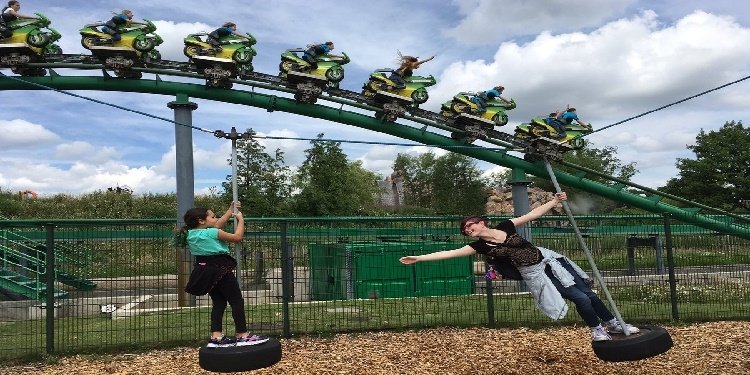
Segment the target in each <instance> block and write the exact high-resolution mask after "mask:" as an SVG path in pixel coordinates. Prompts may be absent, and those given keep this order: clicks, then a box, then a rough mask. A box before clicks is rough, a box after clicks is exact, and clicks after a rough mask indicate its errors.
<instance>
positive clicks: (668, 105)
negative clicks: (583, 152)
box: [571, 76, 750, 140]
mask: <svg viewBox="0 0 750 375" xmlns="http://www.w3.org/2000/svg"><path fill="white" fill-rule="evenodd" d="M747 79H750V76H747V77H744V78H740V79H738V80H736V81H732V82H729V83H725V84H723V85H721V86H718V87H714V88H712V89H710V90H706V91H703V92H701V93H698V94H695V95H692V96H688V97H687V98H685V99H681V100H678V101H676V102H673V103H669V104H667V105H663V106H661V107H659V108H656V109H652V110H650V111H646V112H643V113H641V114H640V115H637V116H633V117H629V118H626V119H625V120H622V121H618V122H616V123H614V124H611V125H607V126H605V127H603V128H600V129H597V130H595V131H593V132H591V133H587V134H585V135H579V136H578V137H576V138H583V137H586V136H589V135H591V134H594V133H597V132H600V131H602V130H604V129H609V128H611V127H613V126H617V125H621V124H623V123H625V122H628V121H630V120H635V119H637V118H639V117H643V116H646V115H648V114H651V113H654V112H657V111H661V110H662V109H665V108H669V107H671V106H673V105H676V104H680V103H684V102H686V101H688V100H691V99H695V98H697V97H699V96H703V95H706V94H708V93H710V92H713V91H717V90H721V89H723V88H725V87H728V86H731V85H734V84H737V83H740V82H742V81H745V80H747ZM571 140H572V139H571Z"/></svg>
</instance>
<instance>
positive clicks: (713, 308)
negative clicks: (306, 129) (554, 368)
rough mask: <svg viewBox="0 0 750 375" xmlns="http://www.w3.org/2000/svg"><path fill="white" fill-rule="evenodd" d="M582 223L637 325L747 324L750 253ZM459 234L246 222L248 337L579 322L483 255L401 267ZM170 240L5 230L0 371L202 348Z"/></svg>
mask: <svg viewBox="0 0 750 375" xmlns="http://www.w3.org/2000/svg"><path fill="white" fill-rule="evenodd" d="M497 219H499V218H492V220H493V221H495V222H497ZM576 220H577V223H578V225H579V227H580V228H581V230H582V232H583V234H584V237H585V240H586V242H587V245H588V246H589V248H590V249H591V251H592V253H593V256H594V259H596V262H597V266H598V267H599V269H600V270H601V272H602V275H603V276H604V278H605V280H606V283H607V286H608V288H609V290H610V292H611V293H612V296H613V299H614V301H615V303H616V304H617V307H618V309H619V310H620V311H621V313H622V315H623V317H624V318H625V319H626V320H627V321H628V322H635V323H638V322H641V323H645V322H664V321H673V320H682V321H707V320H723V319H736V320H747V319H749V318H750V242H749V241H747V240H744V239H739V238H737V237H734V236H728V235H724V234H720V233H715V232H710V231H706V230H703V229H701V228H699V227H696V226H692V225H689V224H684V223H679V222H672V221H671V220H670V219H669V217H662V216H657V215H639V216H579V217H576ZM457 222H458V218H455V217H419V218H396V217H394V218H310V219H301V218H294V219H276V218H274V219H248V220H247V226H246V228H247V230H246V234H245V240H244V242H243V243H242V250H241V252H240V258H241V259H240V268H241V271H240V273H239V276H240V281H241V287H242V290H243V293H244V295H245V306H246V312H247V316H248V322H249V326H250V330H251V332H252V333H255V334H260V335H271V336H284V337H288V336H293V335H298V334H320V333H324V334H325V333H335V332H351V331H366V330H383V329H406V328H420V327H434V326H489V327H495V326H543V325H557V324H573V323H578V322H580V318H579V317H578V315H577V314H576V313H575V311H571V312H569V313H568V315H567V317H566V318H565V319H563V320H562V321H558V322H552V321H550V320H549V319H548V318H547V317H545V316H544V315H542V314H541V313H539V312H538V311H537V310H536V308H535V307H534V303H533V301H532V298H531V297H530V296H529V295H528V293H526V291H525V289H524V286H523V284H522V283H521V282H518V281H510V280H508V281H506V280H503V281H493V282H489V281H487V280H486V279H485V278H484V276H483V275H484V272H485V264H484V262H483V261H482V259H481V258H480V257H477V258H476V259H470V258H464V259H452V260H447V261H437V262H424V263H422V262H420V263H417V264H416V265H410V266H405V265H402V264H401V263H399V262H398V259H399V258H400V257H402V256H404V255H410V254H423V253H427V252H432V251H439V250H446V249H453V248H458V247H461V246H463V245H465V244H466V243H468V242H470V241H471V239H469V238H466V237H462V236H460V235H459V233H458V228H457ZM173 230H174V221H173V220H139V221H133V220H114V221H113V220H107V221H101V220H98V221H80V220H79V221H73V220H67V221H66V220H58V221H0V291H2V294H1V295H0V298H1V299H2V301H0V359H15V358H21V357H37V356H40V355H43V354H45V353H54V354H73V353H87V352H106V351H115V350H124V349H127V348H129V347H138V348H141V349H142V348H151V347H168V346H175V345H185V344H198V343H200V342H203V341H205V340H206V339H207V337H208V335H209V311H210V301H209V300H208V298H207V296H202V297H193V296H190V295H187V294H185V293H183V292H182V291H181V287H180V285H183V283H184V282H185V279H186V277H187V273H188V272H189V270H190V264H191V263H190V259H189V258H185V257H184V256H183V255H184V249H176V248H175V247H174V245H173V244H172V233H173ZM531 235H532V237H533V238H532V240H533V242H534V243H535V244H537V245H538V246H544V247H548V248H551V249H553V250H556V251H557V252H560V253H562V254H565V255H567V256H568V257H570V258H571V259H573V260H574V261H576V262H577V263H578V264H579V265H580V266H582V267H583V268H584V269H587V270H588V269H590V267H589V265H588V262H587V261H586V258H585V256H584V254H583V253H582V250H581V248H580V245H579V244H578V241H577V239H576V238H575V234H574V233H573V230H572V228H571V227H570V226H569V223H568V222H567V220H566V219H565V218H564V217H552V216H550V217H545V218H544V220H540V221H537V222H534V223H532V226H531ZM572 310H574V309H572ZM225 331H226V332H227V334H233V333H234V330H233V325H232V321H231V314H229V313H228V312H227V313H226V314H225Z"/></svg>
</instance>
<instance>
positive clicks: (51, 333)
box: [44, 223, 55, 354]
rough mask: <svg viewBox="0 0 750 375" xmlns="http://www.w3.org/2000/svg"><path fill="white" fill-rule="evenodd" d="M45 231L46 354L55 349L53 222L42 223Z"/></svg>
mask: <svg viewBox="0 0 750 375" xmlns="http://www.w3.org/2000/svg"><path fill="white" fill-rule="evenodd" d="M44 227H45V229H46V231H47V253H46V254H45V256H44V257H45V270H44V274H45V276H46V277H45V279H44V281H45V287H46V288H47V289H46V293H45V296H44V300H45V303H46V306H45V309H44V310H45V311H44V313H45V321H46V325H47V333H46V334H45V338H46V340H47V345H46V346H47V354H52V352H53V351H54V350H55V224H49V223H48V224H44Z"/></svg>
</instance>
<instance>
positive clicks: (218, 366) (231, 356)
mask: <svg viewBox="0 0 750 375" xmlns="http://www.w3.org/2000/svg"><path fill="white" fill-rule="evenodd" d="M214 135H215V136H216V137H217V138H227V139H231V140H232V201H236V200H237V199H238V198H237V196H238V194H237V140H238V139H250V138H251V137H252V134H251V133H249V132H245V133H242V134H240V133H237V129H235V128H234V127H232V130H231V131H230V132H229V133H224V132H223V131H221V130H217V131H215V132H214ZM235 251H236V252H237V254H236V255H237V259H240V257H239V256H240V251H241V245H240V244H239V243H238V244H236V245H235ZM239 267H240V266H239V265H238V266H237V280H238V281H240V274H241V273H240V268H239ZM279 361H281V343H280V342H279V340H278V339H275V338H269V339H268V341H266V342H264V343H261V344H257V345H245V346H237V345H231V346H226V347H211V348H209V347H208V346H202V347H201V348H200V349H199V350H198V364H199V365H200V367H201V368H202V369H204V370H206V371H212V372H242V371H250V370H257V369H261V368H265V367H270V366H273V365H275V364H276V363H278V362H279Z"/></svg>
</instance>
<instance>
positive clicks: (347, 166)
mask: <svg viewBox="0 0 750 375" xmlns="http://www.w3.org/2000/svg"><path fill="white" fill-rule="evenodd" d="M310 144H311V145H312V146H311V147H310V148H309V149H307V150H305V156H306V158H305V161H304V162H303V163H302V166H301V167H300V168H299V171H298V172H297V175H296V176H295V187H296V189H297V190H298V191H299V194H297V196H296V209H295V211H296V213H297V214H299V215H303V216H325V215H354V214H358V215H361V214H365V213H368V212H371V210H372V209H374V207H375V202H376V199H377V194H378V192H379V189H378V186H377V181H378V180H379V177H378V176H377V175H376V174H374V173H372V172H370V171H367V170H365V169H364V168H362V163H361V162H349V161H348V160H347V157H346V155H345V154H344V152H343V150H342V149H341V144H340V143H339V142H333V141H326V140H323V134H322V133H321V134H318V139H316V140H313V141H311V142H310Z"/></svg>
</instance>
